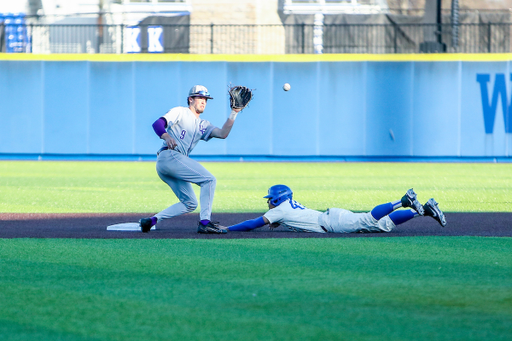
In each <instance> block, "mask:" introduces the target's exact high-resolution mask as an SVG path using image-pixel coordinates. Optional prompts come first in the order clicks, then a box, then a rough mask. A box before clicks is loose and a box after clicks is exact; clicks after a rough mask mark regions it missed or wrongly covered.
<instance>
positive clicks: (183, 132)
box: [180, 129, 187, 140]
mask: <svg viewBox="0 0 512 341" xmlns="http://www.w3.org/2000/svg"><path fill="white" fill-rule="evenodd" d="M186 133H187V132H186V131H185V129H183V130H182V131H181V135H180V139H181V140H183V139H184V138H185V134H186Z"/></svg>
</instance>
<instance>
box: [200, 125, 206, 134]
mask: <svg viewBox="0 0 512 341" xmlns="http://www.w3.org/2000/svg"><path fill="white" fill-rule="evenodd" d="M199 131H200V132H201V134H204V132H205V131H206V128H203V123H199Z"/></svg>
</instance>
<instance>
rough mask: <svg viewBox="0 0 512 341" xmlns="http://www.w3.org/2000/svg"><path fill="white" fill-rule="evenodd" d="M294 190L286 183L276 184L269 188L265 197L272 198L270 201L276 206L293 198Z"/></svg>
mask: <svg viewBox="0 0 512 341" xmlns="http://www.w3.org/2000/svg"><path fill="white" fill-rule="evenodd" d="M292 196H293V192H292V190H291V189H290V187H288V186H285V185H274V186H272V187H270V188H269V189H268V195H266V196H264V198H268V199H270V203H271V204H272V205H274V206H279V205H281V203H283V202H284V201H286V200H288V199H291V198H292Z"/></svg>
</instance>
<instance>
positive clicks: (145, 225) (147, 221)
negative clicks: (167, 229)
mask: <svg viewBox="0 0 512 341" xmlns="http://www.w3.org/2000/svg"><path fill="white" fill-rule="evenodd" d="M139 225H140V230H141V231H142V232H144V233H148V232H149V230H151V227H153V222H152V221H151V218H142V219H141V220H139Z"/></svg>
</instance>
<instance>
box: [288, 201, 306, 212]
mask: <svg viewBox="0 0 512 341" xmlns="http://www.w3.org/2000/svg"><path fill="white" fill-rule="evenodd" d="M290 205H291V206H292V208H293V209H294V210H296V209H299V210H303V209H305V207H304V206H302V205H301V204H299V203H298V202H296V201H295V200H290Z"/></svg>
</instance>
